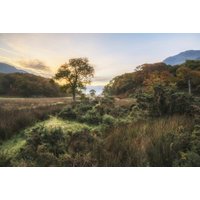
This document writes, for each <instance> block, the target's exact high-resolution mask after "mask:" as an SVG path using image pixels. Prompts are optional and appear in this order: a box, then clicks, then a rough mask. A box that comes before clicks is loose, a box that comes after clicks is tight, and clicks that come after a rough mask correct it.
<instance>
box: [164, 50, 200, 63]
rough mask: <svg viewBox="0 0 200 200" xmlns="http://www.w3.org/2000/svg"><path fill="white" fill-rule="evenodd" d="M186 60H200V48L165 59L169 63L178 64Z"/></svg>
mask: <svg viewBox="0 0 200 200" xmlns="http://www.w3.org/2000/svg"><path fill="white" fill-rule="evenodd" d="M186 60H200V50H188V51H184V52H181V53H179V54H177V55H175V56H171V57H168V58H166V59H165V60H163V62H164V63H165V64H167V65H178V64H182V63H184V62H185V61H186Z"/></svg>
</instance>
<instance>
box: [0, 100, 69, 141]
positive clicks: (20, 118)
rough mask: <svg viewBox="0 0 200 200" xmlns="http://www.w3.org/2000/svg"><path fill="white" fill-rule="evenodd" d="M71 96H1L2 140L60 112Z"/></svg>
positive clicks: (0, 121)
mask: <svg viewBox="0 0 200 200" xmlns="http://www.w3.org/2000/svg"><path fill="white" fill-rule="evenodd" d="M70 102H71V99H70V98H27V99H25V98H0V140H5V139H8V138H10V137H11V136H13V135H15V134H17V133H18V132H19V131H20V130H21V129H23V128H25V127H27V126H30V125H32V124H33V123H35V122H36V121H39V120H44V119H46V118H47V117H48V116H49V115H52V114H55V113H57V112H59V111H60V110H61V109H62V108H63V107H64V106H65V105H66V104H67V103H70Z"/></svg>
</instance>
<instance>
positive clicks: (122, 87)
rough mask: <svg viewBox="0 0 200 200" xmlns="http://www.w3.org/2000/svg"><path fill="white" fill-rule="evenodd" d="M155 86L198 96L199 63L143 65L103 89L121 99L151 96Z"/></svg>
mask: <svg viewBox="0 0 200 200" xmlns="http://www.w3.org/2000/svg"><path fill="white" fill-rule="evenodd" d="M157 86H160V87H163V88H165V89H166V88H171V89H174V90H177V91H179V92H186V93H190V94H194V95H199V94H200V61H199V60H195V61H193V60H188V61H186V62H185V63H184V64H181V65H176V66H170V65H166V64H165V63H154V64H143V65H141V66H139V67H137V68H136V71H135V72H133V73H126V74H123V75H121V76H117V77H115V78H114V79H113V80H111V81H110V83H109V84H108V85H106V87H105V88H104V94H107V95H118V96H122V97H127V96H131V95H133V94H136V93H138V94H140V93H146V94H152V93H153V92H154V88H155V87H157Z"/></svg>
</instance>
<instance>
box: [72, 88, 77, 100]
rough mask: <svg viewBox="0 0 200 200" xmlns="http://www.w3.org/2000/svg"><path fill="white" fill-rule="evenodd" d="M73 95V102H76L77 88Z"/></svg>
mask: <svg viewBox="0 0 200 200" xmlns="http://www.w3.org/2000/svg"><path fill="white" fill-rule="evenodd" d="M72 97H73V102H75V101H76V91H75V90H73V91H72Z"/></svg>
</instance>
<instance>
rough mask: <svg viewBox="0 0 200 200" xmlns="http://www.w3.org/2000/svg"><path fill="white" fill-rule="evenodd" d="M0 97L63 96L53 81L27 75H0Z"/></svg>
mask: <svg viewBox="0 0 200 200" xmlns="http://www.w3.org/2000/svg"><path fill="white" fill-rule="evenodd" d="M0 95H1V96H9V97H12V96H13V97H60V96H65V94H64V93H63V92H62V91H61V90H60V87H59V86H58V84H56V83H55V82H54V81H53V80H51V79H48V78H44V77H41V76H36V75H33V74H28V73H12V74H3V73H0Z"/></svg>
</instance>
